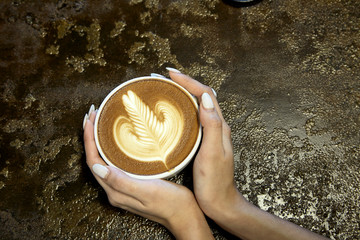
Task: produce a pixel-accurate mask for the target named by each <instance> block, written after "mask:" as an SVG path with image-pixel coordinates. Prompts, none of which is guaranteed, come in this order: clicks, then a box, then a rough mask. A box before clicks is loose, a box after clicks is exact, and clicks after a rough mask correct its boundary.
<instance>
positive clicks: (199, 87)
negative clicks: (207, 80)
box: [169, 71, 225, 122]
mask: <svg viewBox="0 0 360 240" xmlns="http://www.w3.org/2000/svg"><path fill="white" fill-rule="evenodd" d="M169 74H170V78H171V79H172V80H173V81H174V82H176V83H178V84H179V85H181V86H182V87H184V88H185V89H186V90H188V91H189V92H190V93H191V94H192V95H194V96H195V97H197V98H198V99H199V101H200V100H201V95H202V94H203V93H204V92H206V93H208V94H209V95H210V96H211V98H212V100H213V102H214V105H215V109H216V111H217V112H218V115H219V116H220V118H221V119H222V120H223V121H224V122H225V120H224V118H223V116H222V113H221V109H220V106H219V103H218V102H217V100H216V96H215V94H214V91H213V89H212V88H211V87H209V86H206V85H204V84H202V83H200V82H198V81H196V80H194V79H192V78H191V77H189V76H187V75H185V74H182V73H178V72H173V71H170V72H169Z"/></svg>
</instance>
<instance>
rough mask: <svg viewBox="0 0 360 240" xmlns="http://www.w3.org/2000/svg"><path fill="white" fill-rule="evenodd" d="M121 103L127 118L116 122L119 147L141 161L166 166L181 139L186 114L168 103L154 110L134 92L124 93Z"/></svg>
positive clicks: (121, 117) (115, 136)
mask: <svg viewBox="0 0 360 240" xmlns="http://www.w3.org/2000/svg"><path fill="white" fill-rule="evenodd" d="M122 101H123V104H124V106H125V110H126V112H127V115H128V116H127V117H126V116H120V117H118V118H117V119H116V121H115V123H114V128H113V134H114V139H115V141H116V144H117V145H118V147H119V148H120V149H121V150H122V152H124V153H125V154H126V155H128V156H129V157H131V158H133V159H136V160H138V161H143V162H150V161H162V162H163V163H164V164H165V166H167V165H166V159H167V156H168V155H169V154H170V153H171V152H172V151H173V150H174V148H175V147H176V145H177V144H178V143H179V141H180V140H181V139H180V137H181V134H182V132H183V129H184V119H183V115H182V114H181V113H180V112H179V111H178V109H177V108H176V107H175V106H174V105H172V104H171V103H169V102H167V101H166V100H163V101H158V102H157V103H156V104H155V107H154V111H152V110H151V109H150V107H149V106H148V105H146V104H145V103H144V101H142V100H141V99H140V97H139V96H137V95H136V94H135V93H134V92H133V91H128V92H127V94H124V95H123V96H122ZM159 119H161V120H159Z"/></svg>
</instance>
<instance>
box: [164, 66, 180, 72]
mask: <svg viewBox="0 0 360 240" xmlns="http://www.w3.org/2000/svg"><path fill="white" fill-rule="evenodd" d="M166 70H168V71H169V72H173V73H181V72H180V71H179V70H177V69H175V68H171V67H167V68H166Z"/></svg>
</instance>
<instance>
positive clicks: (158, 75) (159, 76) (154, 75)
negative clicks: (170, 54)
mask: <svg viewBox="0 0 360 240" xmlns="http://www.w3.org/2000/svg"><path fill="white" fill-rule="evenodd" d="M150 76H152V77H158V78H166V77H165V76H163V75H161V74H157V73H151V74H150Z"/></svg>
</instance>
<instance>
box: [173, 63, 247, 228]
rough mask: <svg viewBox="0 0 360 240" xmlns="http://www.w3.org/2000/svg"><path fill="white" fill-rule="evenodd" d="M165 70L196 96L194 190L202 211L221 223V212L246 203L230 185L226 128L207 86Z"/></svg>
mask: <svg viewBox="0 0 360 240" xmlns="http://www.w3.org/2000/svg"><path fill="white" fill-rule="evenodd" d="M169 70H170V77H171V79H172V80H173V81H175V82H177V83H178V84H180V85H181V86H183V87H184V88H185V89H187V90H188V91H189V92H190V93H191V94H193V95H194V96H196V97H197V98H198V100H199V102H200V122H201V125H202V127H203V140H202V144H201V147H200V149H199V152H198V154H197V156H196V158H195V162H194V168H193V175H194V192H195V196H196V199H197V201H198V203H199V205H200V207H201V209H202V210H203V211H204V213H205V214H206V215H208V216H209V217H210V218H212V219H213V220H215V221H216V222H217V223H219V224H220V225H222V224H221V222H223V221H222V217H223V215H226V214H227V211H229V212H231V211H232V209H229V207H230V206H231V207H232V206H237V205H238V203H246V201H245V200H244V198H243V197H242V196H241V195H240V194H239V192H238V190H237V188H236V186H235V184H234V160H233V150H232V142H231V132H230V128H229V126H228V125H227V124H226V122H225V120H224V118H223V116H222V114H221V110H220V107H219V105H218V102H217V100H216V96H215V95H214V92H213V90H212V89H211V88H210V87H208V86H205V85H203V84H201V83H200V82H198V81H196V80H194V79H192V78H190V77H189V76H186V75H184V74H181V73H179V72H177V71H171V70H172V69H169ZM235 203H236V204H235Z"/></svg>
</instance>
